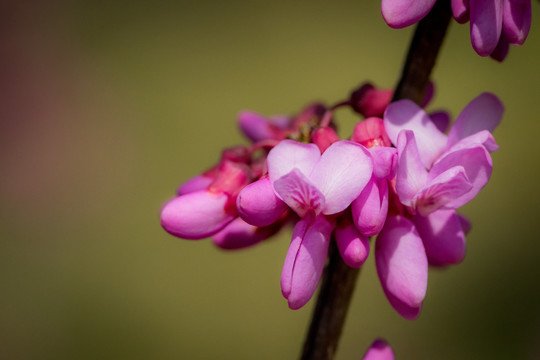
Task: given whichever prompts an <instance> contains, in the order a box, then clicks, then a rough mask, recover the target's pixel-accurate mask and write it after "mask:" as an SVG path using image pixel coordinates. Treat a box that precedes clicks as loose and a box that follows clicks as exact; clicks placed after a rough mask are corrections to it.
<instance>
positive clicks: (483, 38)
mask: <svg viewBox="0 0 540 360" xmlns="http://www.w3.org/2000/svg"><path fill="white" fill-rule="evenodd" d="M469 6H470V7H469V11H470V21H471V43H472V46H473V48H474V50H475V51H476V53H477V54H478V55H480V56H488V55H489V54H491V53H492V52H493V50H495V47H496V46H497V43H498V42H499V38H500V36H501V30H502V18H503V0H471V1H469Z"/></svg>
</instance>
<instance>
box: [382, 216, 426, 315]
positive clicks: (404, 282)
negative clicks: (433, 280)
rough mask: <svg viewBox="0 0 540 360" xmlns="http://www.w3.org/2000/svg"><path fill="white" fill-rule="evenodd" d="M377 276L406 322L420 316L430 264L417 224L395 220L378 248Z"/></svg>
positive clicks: (385, 231)
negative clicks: (415, 225)
mask: <svg viewBox="0 0 540 360" xmlns="http://www.w3.org/2000/svg"><path fill="white" fill-rule="evenodd" d="M375 263H376V265H377V274H378V275H379V280H380V281H381V285H382V287H383V290H384V293H385V294H386V297H387V298H388V301H389V302H390V304H391V305H392V306H393V307H394V309H395V310H396V311H397V312H398V313H399V314H400V315H401V316H403V317H404V318H406V319H408V320H414V319H416V318H417V317H418V315H419V314H420V309H421V307H422V301H423V300H424V297H425V296H426V290H427V274H428V261H427V257H426V252H425V250H424V245H423V244H422V239H421V238H420V235H419V234H418V232H417V231H416V228H415V227H414V224H413V223H412V222H411V221H410V220H408V219H407V218H405V217H403V216H391V217H389V218H388V219H387V220H386V224H385V226H384V228H383V230H382V231H381V233H380V234H379V236H378V237H377V242H376V244H375Z"/></svg>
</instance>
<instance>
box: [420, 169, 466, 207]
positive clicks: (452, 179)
mask: <svg viewBox="0 0 540 360" xmlns="http://www.w3.org/2000/svg"><path fill="white" fill-rule="evenodd" d="M472 187H473V184H471V182H470V181H469V179H468V178H467V175H466V173H465V169H464V168H463V167H461V166H455V167H453V168H450V169H448V170H446V171H445V172H443V173H441V174H438V176H437V177H435V178H433V179H431V178H430V177H429V175H428V185H426V187H425V188H423V189H422V190H421V191H420V192H419V193H418V194H417V195H416V196H415V198H414V206H415V209H416V211H418V213H420V214H421V215H424V216H425V215H428V214H430V213H432V212H434V211H436V210H438V209H440V208H454V206H455V199H457V198H459V197H461V196H462V195H464V194H467V193H468V192H469V191H471V189H472ZM453 205H454V206H453Z"/></svg>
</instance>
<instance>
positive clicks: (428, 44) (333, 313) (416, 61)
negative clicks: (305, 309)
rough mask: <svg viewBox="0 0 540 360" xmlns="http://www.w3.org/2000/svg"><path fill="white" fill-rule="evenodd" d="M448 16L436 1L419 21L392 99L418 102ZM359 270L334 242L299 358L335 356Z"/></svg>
mask: <svg viewBox="0 0 540 360" xmlns="http://www.w3.org/2000/svg"><path fill="white" fill-rule="evenodd" d="M450 17H451V11H450V1H449V0H438V1H437V2H436V4H435V6H434V8H433V9H432V10H431V12H430V13H429V14H428V15H427V16H426V17H425V18H424V19H423V20H422V21H420V23H419V24H418V26H417V27H416V30H415V33H414V37H413V40H412V42H411V46H410V48H409V52H408V55H407V59H406V62H405V65H404V67H403V71H402V76H401V79H400V81H399V83H398V85H397V86H396V90H395V92H394V99H393V100H399V99H411V100H413V101H414V102H416V103H418V104H420V103H421V101H422V99H423V97H424V92H425V90H426V88H427V85H428V83H429V77H430V75H431V70H432V69H433V66H434V65H435V60H436V58H437V54H438V53H439V49H440V47H441V45H442V41H443V39H444V36H445V34H446V29H447V28H448V24H449V22H450ZM358 273H359V271H358V269H352V268H350V267H348V266H347V265H345V263H344V262H343V260H342V259H341V257H340V255H339V252H338V251H337V248H336V246H335V244H334V242H333V244H332V246H331V248H330V255H329V261H328V264H327V266H326V269H325V272H324V275H323V279H322V284H321V289H320V291H319V296H318V298H317V305H316V306H315V310H314V311H313V315H312V318H311V324H310V327H309V331H308V334H307V336H306V340H305V342H304V348H303V352H302V356H301V359H302V360H331V359H333V358H334V354H335V353H336V350H337V345H338V342H339V338H340V335H341V331H342V329H343V325H344V324H345V317H346V315H347V310H348V308H349V303H350V301H351V297H352V294H353V291H354V286H355V284H356V279H357V277H358Z"/></svg>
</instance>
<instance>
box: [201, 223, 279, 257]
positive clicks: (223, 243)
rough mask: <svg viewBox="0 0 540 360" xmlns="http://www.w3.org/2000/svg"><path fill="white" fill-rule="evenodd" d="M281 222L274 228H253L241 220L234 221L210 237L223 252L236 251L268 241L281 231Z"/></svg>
mask: <svg viewBox="0 0 540 360" xmlns="http://www.w3.org/2000/svg"><path fill="white" fill-rule="evenodd" d="M282 224H283V222H280V223H279V224H276V225H275V226H265V227H259V226H253V225H250V224H248V223H247V222H245V221H244V220H242V219H241V218H236V219H234V220H233V221H232V222H231V223H230V224H229V225H227V226H225V228H224V229H223V230H221V231H220V232H218V233H217V234H215V235H214V236H212V240H213V242H214V244H215V245H216V246H218V247H220V248H222V249H224V250H237V249H243V248H246V247H250V246H253V245H256V244H258V243H259V242H261V241H263V240H265V239H268V238H269V237H270V236H272V235H274V234H275V233H276V232H278V231H279V229H281V226H282Z"/></svg>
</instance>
